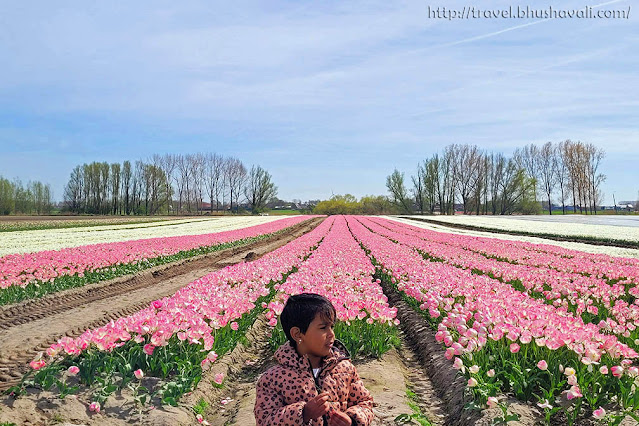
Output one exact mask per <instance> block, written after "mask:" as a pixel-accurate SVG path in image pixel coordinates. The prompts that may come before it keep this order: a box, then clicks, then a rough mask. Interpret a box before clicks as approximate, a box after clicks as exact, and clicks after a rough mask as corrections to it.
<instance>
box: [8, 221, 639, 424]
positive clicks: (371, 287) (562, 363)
mask: <svg viewBox="0 0 639 426" xmlns="http://www.w3.org/2000/svg"><path fill="white" fill-rule="evenodd" d="M308 219H309V217H307V216H299V217H292V218H287V219H280V220H275V221H271V222H269V223H264V224H261V225H257V226H250V227H245V228H242V229H237V230H232V231H223V232H217V233H213V234H202V235H191V236H174V237H164V238H162V237H157V238H152V239H142V240H130V241H118V242H111V243H103V244H95V245H90V246H77V247H67V248H62V249H59V250H49V251H41V252H35V253H29V254H11V255H5V256H4V257H2V258H0V302H1V303H3V304H6V305H9V306H11V305H12V304H15V303H16V302H18V301H21V300H25V299H27V300H28V299H32V298H34V297H40V296H42V295H45V294H50V293H51V292H55V291H60V290H64V289H66V288H71V287H76V286H85V285H87V286H88V285H91V283H94V282H99V281H101V280H107V279H112V278H113V277H116V276H124V275H126V274H130V273H133V272H136V271H139V270H142V269H144V268H146V267H149V266H152V265H156V264H162V263H166V264H168V263H170V262H174V261H175V260H177V259H180V258H185V257H188V256H194V255H197V254H202V253H206V252H207V251H211V250H213V249H215V250H220V249H224V248H228V247H232V246H240V245H241V244H246V243H247V242H251V241H258V240H260V239H264V238H266V237H268V236H273V235H278V233H279V234H281V233H286V232H287V229H290V227H291V226H294V225H296V224H300V223H302V222H303V221H305V220H308ZM316 220H320V219H316ZM637 284H639V259H635V258H622V257H613V256H610V255H605V254H593V253H586V252H582V251H577V250H571V249H566V248H561V247H559V246H557V245H552V244H534V243H529V242H524V241H519V242H514V241H506V240H500V239H497V238H486V237H479V236H469V235H459V234H452V233H446V232H438V231H433V230H429V229H423V228H420V227H416V226H412V225H409V224H407V223H404V222H400V221H395V220H392V219H389V218H381V217H372V216H370V217H368V216H329V217H326V218H323V220H322V221H321V223H319V225H317V226H316V227H314V228H313V229H312V230H310V231H309V232H306V233H304V234H303V235H301V236H299V237H297V238H295V239H293V240H292V241H290V242H288V243H287V244H284V245H282V246H281V247H279V248H276V249H274V250H272V251H269V252H267V253H265V254H263V255H261V257H259V258H257V259H255V260H250V259H248V260H246V261H242V262H239V263H235V264H232V265H229V266H226V267H223V268H221V269H217V270H214V271H212V272H210V273H207V274H206V275H203V276H201V277H198V278H197V279H195V280H192V281H191V282H189V283H188V284H186V285H185V286H183V287H181V288H180V289H179V290H177V291H176V292H175V293H174V294H172V295H168V296H166V297H162V298H159V299H156V300H152V301H150V302H149V303H148V304H147V305H146V306H145V307H144V308H142V309H140V310H137V311H135V312H133V313H131V314H127V315H122V316H120V317H118V318H113V319H111V320H109V321H104V324H102V325H100V326H98V327H93V328H90V329H87V330H86V331H83V332H81V333H78V334H76V335H73V336H63V337H60V338H58V339H56V341H55V342H51V343H50V344H48V345H47V347H46V349H44V350H43V351H42V352H41V353H39V354H37V353H36V354H34V356H33V358H32V359H31V361H30V363H29V365H30V370H29V371H28V373H27V374H26V375H25V376H24V377H23V379H22V381H21V383H20V384H18V385H16V386H13V387H12V388H11V389H10V392H12V393H13V395H14V396H18V395H20V394H24V393H25V392H26V390H27V389H29V388H37V389H43V390H45V391H53V392H55V393H56V394H57V395H59V396H61V397H65V396H66V395H69V394H78V395H81V396H82V399H83V401H84V402H85V403H86V407H87V410H88V411H90V412H91V413H93V415H97V413H100V412H101V411H102V412H103V413H104V411H105V410H106V409H108V407H110V406H113V405H114V404H115V402H114V401H115V399H114V398H115V396H116V395H117V394H118V392H121V391H122V390H123V389H128V391H129V392H130V393H131V394H132V395H133V398H134V400H135V404H136V406H137V407H139V408H140V409H142V408H141V407H145V406H149V405H153V406H180V404H181V399H182V398H184V395H188V394H189V393H191V392H193V390H194V389H196V388H197V387H198V385H199V384H200V383H201V382H202V381H203V380H204V381H209V382H211V383H212V384H213V386H215V387H217V388H224V387H225V386H227V384H228V383H229V382H231V381H232V380H234V379H233V378H232V377H227V376H225V375H224V374H222V373H216V374H210V371H212V368H213V367H214V366H215V365H216V363H219V362H220V360H221V359H223V358H224V357H225V356H226V355H228V354H229V353H230V352H231V351H232V350H233V349H234V347H235V346H236V345H237V344H238V342H242V341H243V339H245V335H246V334H247V332H248V330H249V329H251V328H252V327H254V325H255V324H256V321H257V319H258V318H263V319H264V321H266V322H267V323H268V327H269V331H268V333H267V335H265V336H264V339H268V340H269V341H270V344H271V350H274V349H275V348H276V347H277V346H278V345H279V344H281V343H283V342H284V341H285V337H284V334H283V331H282V330H281V327H280V326H279V324H278V316H279V314H280V313H281V312H282V309H283V307H284V304H285V303H286V300H287V298H288V297H289V296H291V295H294V294H299V293H303V292H313V293H319V294H322V295H324V296H326V297H327V298H329V299H330V300H331V301H332V303H333V304H334V306H335V308H336V310H337V319H338V322H337V324H336V327H335V333H336V337H337V338H338V339H340V340H341V341H342V342H343V343H344V344H345V346H346V347H347V348H348V349H349V351H350V353H351V355H352V356H353V358H354V359H371V358H380V357H382V356H383V355H384V354H385V353H387V352H388V351H391V350H393V349H396V348H399V347H400V344H401V341H402V339H406V340H408V341H409V343H410V341H414V340H419V339H426V338H431V337H427V336H426V335H423V336H422V335H420V334H419V333H415V332H412V330H409V329H407V328H406V325H405V324H402V323H400V321H399V320H398V307H397V306H393V305H392V304H391V303H390V302H389V300H390V298H389V295H390V294H394V295H399V297H401V299H402V300H403V301H404V302H405V304H404V305H403V306H405V308H403V309H408V310H411V311H412V312H414V313H417V314H418V316H419V317H420V318H421V319H422V321H423V322H424V324H426V326H427V327H429V328H430V329H431V330H432V332H433V334H432V336H434V337H432V340H433V344H435V345H436V346H437V347H439V348H440V350H441V353H442V354H443V355H444V357H443V358H442V359H444V358H445V359H446V360H447V361H446V362H447V363H448V364H447V365H448V366H449V368H450V369H454V370H456V371H457V374H458V375H459V376H463V380H464V383H465V384H466V386H465V393H466V401H467V402H468V403H467V406H466V408H467V409H473V408H475V409H478V410H484V409H492V408H499V409H500V410H497V413H502V414H503V417H504V419H503V422H504V423H502V424H506V421H507V415H508V413H509V411H508V410H509V407H508V405H507V403H506V402H505V401H506V400H507V399H508V398H515V399H517V400H520V401H524V402H525V403H526V404H528V406H529V407H530V409H531V411H532V412H534V413H536V415H537V417H538V421H539V422H540V423H541V424H558V422H559V423H561V424H582V423H583V422H585V421H586V420H587V421H588V422H590V423H587V424H595V423H594V422H598V423H600V424H619V423H620V422H621V421H622V420H623V419H626V421H630V420H631V419H634V420H636V421H639V392H636V386H637V384H638V383H639V382H638V381H639V359H638V358H639V355H638V351H639V290H638V287H637ZM436 355H437V354H432V356H433V357H435V356H436ZM424 368H425V370H424V374H425V375H428V374H430V373H429V372H428V370H427V369H426V367H424ZM149 377H153V378H156V379H157V380H154V381H153V382H152V383H151V384H148V383H147V382H143V380H146V379H145V378H149ZM143 383H144V384H143ZM435 391H438V392H441V393H445V392H446V389H435ZM462 408H464V407H458V409H459V410H461V409H462ZM196 412H197V413H198V414H197V420H195V421H199V422H200V423H205V422H206V413H205V412H204V414H203V413H202V412H199V411H196ZM193 416H194V419H195V414H193ZM496 416H497V415H495V421H497V420H498V417H496ZM496 424H499V423H496Z"/></svg>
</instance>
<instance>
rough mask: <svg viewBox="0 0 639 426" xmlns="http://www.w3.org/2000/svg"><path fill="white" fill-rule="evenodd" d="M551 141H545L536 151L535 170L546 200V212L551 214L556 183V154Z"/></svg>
mask: <svg viewBox="0 0 639 426" xmlns="http://www.w3.org/2000/svg"><path fill="white" fill-rule="evenodd" d="M556 152H557V151H556V149H555V148H554V147H553V144H552V142H546V143H545V144H544V145H542V147H541V148H540V149H539V150H538V151H537V170H538V173H539V185H540V186H541V188H543V190H544V193H545V194H546V197H547V200H548V214H550V215H552V199H551V197H552V193H553V192H554V190H555V186H556V185H557V155H556Z"/></svg>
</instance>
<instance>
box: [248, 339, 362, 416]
mask: <svg viewBox="0 0 639 426" xmlns="http://www.w3.org/2000/svg"><path fill="white" fill-rule="evenodd" d="M275 359H276V361H277V362H278V365H275V366H273V367H271V368H270V369H269V370H268V371H266V372H265V373H264V374H263V375H262V377H260V379H259V380H258V382H257V390H256V393H257V395H256V400H255V409H254V413H255V420H256V424H257V426H275V425H278V426H293V425H299V426H305V425H304V420H303V418H302V410H303V408H304V404H306V401H308V400H310V399H312V398H314V397H316V396H317V395H318V394H319V393H321V392H328V393H329V395H330V399H329V401H333V402H332V405H333V408H335V409H338V410H340V411H343V412H345V413H346V414H347V415H348V416H349V417H350V418H351V419H352V420H353V425H357V426H369V425H370V424H371V423H372V421H373V398H372V396H371V394H370V392H369V391H368V390H367V389H366V388H365V387H364V384H363V383H362V380H361V379H360V377H359V375H358V374H357V370H356V369H355V366H354V365H353V364H352V363H351V361H350V357H349V354H348V350H346V348H345V347H344V345H343V344H341V342H339V341H337V340H336V341H335V343H334V344H333V348H332V349H331V355H329V356H328V357H326V358H324V362H323V363H322V367H321V370H320V373H319V375H318V377H317V379H315V378H314V377H313V372H312V368H311V362H310V360H309V359H308V356H306V355H304V356H303V357H300V356H299V354H298V353H297V351H296V350H295V348H294V347H293V346H292V345H291V343H290V342H286V343H285V344H283V345H282V346H280V347H279V348H278V350H277V351H276V352H275ZM327 418H328V416H324V418H322V417H320V418H318V419H314V420H310V421H309V422H308V423H306V425H311V426H323V425H326V424H328V423H327Z"/></svg>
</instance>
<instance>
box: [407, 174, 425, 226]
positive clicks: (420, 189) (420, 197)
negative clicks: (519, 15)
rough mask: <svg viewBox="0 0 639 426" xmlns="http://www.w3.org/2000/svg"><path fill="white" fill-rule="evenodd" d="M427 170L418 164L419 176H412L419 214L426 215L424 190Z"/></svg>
mask: <svg viewBox="0 0 639 426" xmlns="http://www.w3.org/2000/svg"><path fill="white" fill-rule="evenodd" d="M425 175H426V170H425V166H424V165H423V164H421V163H420V164H417V176H411V177H410V178H411V180H412V182H413V196H414V197H415V204H416V205H417V209H418V210H419V213H421V214H424V210H425V202H426V194H425V189H424V181H425Z"/></svg>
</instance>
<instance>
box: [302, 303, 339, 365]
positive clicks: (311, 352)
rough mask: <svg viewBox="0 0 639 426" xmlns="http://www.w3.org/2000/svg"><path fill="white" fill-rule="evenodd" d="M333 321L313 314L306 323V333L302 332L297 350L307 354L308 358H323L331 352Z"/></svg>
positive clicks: (333, 339) (333, 334)
mask: <svg viewBox="0 0 639 426" xmlns="http://www.w3.org/2000/svg"><path fill="white" fill-rule="evenodd" d="M334 325H335V322H334V321H332V320H330V319H327V318H322V316H321V315H319V314H318V315H315V318H313V321H311V323H310V324H309V325H308V330H306V333H304V334H302V337H301V339H302V343H301V344H299V343H298V345H297V346H298V350H300V352H304V353H305V354H308V356H309V358H311V359H312V358H314V357H315V358H323V357H326V356H328V355H330V353H331V347H332V346H333V342H334V341H335V333H334V332H333V326H334Z"/></svg>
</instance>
